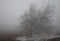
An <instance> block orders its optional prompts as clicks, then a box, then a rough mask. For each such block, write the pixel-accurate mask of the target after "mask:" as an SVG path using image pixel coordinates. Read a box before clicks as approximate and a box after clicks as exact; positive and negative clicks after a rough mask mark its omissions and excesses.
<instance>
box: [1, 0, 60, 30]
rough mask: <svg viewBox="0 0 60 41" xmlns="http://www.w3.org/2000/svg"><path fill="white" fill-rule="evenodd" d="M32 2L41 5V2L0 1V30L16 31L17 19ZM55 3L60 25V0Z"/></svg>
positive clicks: (31, 0) (54, 0) (28, 0)
mask: <svg viewBox="0 0 60 41" xmlns="http://www.w3.org/2000/svg"><path fill="white" fill-rule="evenodd" d="M31 2H33V3H37V4H38V5H40V4H41V0H36V1H35V0H0V28H1V29H0V30H2V31H6V30H9V31H10V30H14V26H17V25H18V24H19V22H18V20H17V19H18V18H19V16H20V15H23V13H24V11H25V10H26V9H27V8H28V7H29V5H30V3H31ZM42 2H43V0H42ZM53 2H54V3H55V5H56V8H57V9H56V13H57V14H56V16H55V18H56V21H55V23H60V18H59V17H60V14H59V13H60V5H59V3H60V0H53ZM46 3H47V1H45V4H46ZM57 21H59V22H57Z"/></svg>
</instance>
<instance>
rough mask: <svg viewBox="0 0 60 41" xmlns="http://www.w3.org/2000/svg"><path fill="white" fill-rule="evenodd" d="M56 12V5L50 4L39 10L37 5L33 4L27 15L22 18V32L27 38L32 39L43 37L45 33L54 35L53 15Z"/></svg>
mask: <svg viewBox="0 0 60 41" xmlns="http://www.w3.org/2000/svg"><path fill="white" fill-rule="evenodd" d="M53 11H54V5H50V3H49V4H48V5H47V6H46V7H44V9H43V10H42V11H41V9H40V8H39V9H37V5H34V4H31V6H30V8H29V9H28V11H27V12H25V15H23V16H22V22H21V26H20V27H22V28H24V29H23V30H22V31H21V32H22V33H23V35H25V36H26V38H30V37H32V36H33V35H41V34H43V33H47V34H50V33H52V32H53V31H52V29H53V25H52V19H51V18H52V17H50V16H52V14H53Z"/></svg>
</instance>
